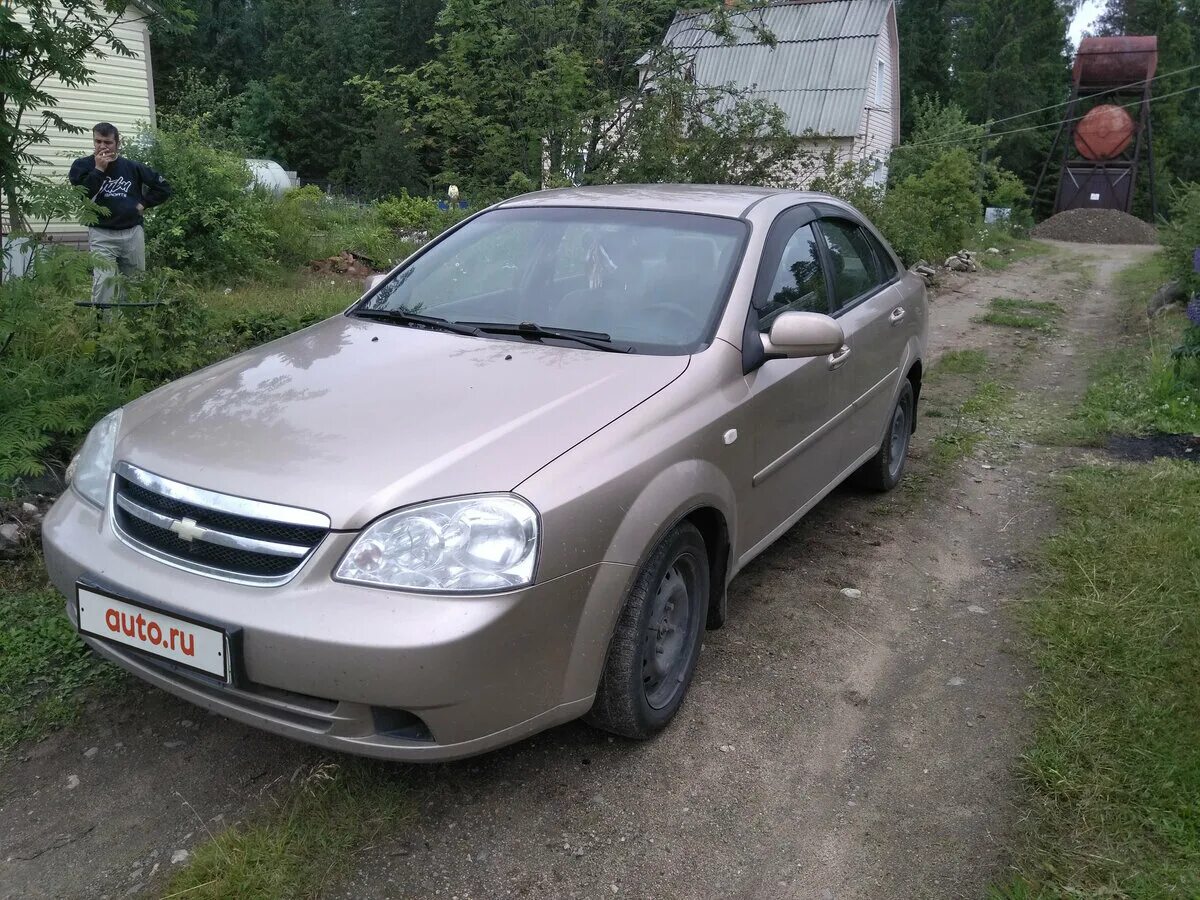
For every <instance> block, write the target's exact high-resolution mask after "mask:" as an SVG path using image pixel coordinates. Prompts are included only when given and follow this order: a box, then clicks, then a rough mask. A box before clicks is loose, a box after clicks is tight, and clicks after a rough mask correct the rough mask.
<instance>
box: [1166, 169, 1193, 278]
mask: <svg viewBox="0 0 1200 900" xmlns="http://www.w3.org/2000/svg"><path fill="white" fill-rule="evenodd" d="M1162 242H1163V247H1164V249H1165V250H1166V254H1167V264H1168V267H1169V269H1170V273H1171V277H1172V278H1176V279H1178V280H1179V283H1180V284H1181V285H1183V288H1184V290H1186V291H1187V292H1188V293H1189V294H1194V293H1196V292H1200V273H1197V272H1196V271H1195V269H1194V263H1193V255H1194V254H1195V252H1196V248H1197V247H1200V182H1191V183H1181V184H1179V185H1178V186H1176V188H1175V191H1174V195H1173V197H1172V199H1171V221H1170V222H1169V223H1167V226H1166V227H1165V228H1163V230H1162Z"/></svg>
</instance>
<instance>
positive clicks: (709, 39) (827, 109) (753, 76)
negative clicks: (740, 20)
mask: <svg viewBox="0 0 1200 900" xmlns="http://www.w3.org/2000/svg"><path fill="white" fill-rule="evenodd" d="M891 6H892V0H818V2H812V0H810V2H789V3H775V4H771V5H769V6H763V7H758V8H756V9H754V10H752V11H750V12H748V13H746V15H748V16H752V17H753V21H754V22H756V23H757V24H758V25H760V26H761V27H762V28H763V29H765V30H766V31H768V32H770V33H771V34H773V35H774V37H775V40H776V42H777V43H776V45H775V46H774V47H771V46H770V45H768V44H766V43H764V42H763V40H762V38H761V37H760V36H759V35H758V34H756V33H755V32H754V31H752V30H750V29H748V28H737V29H735V32H734V35H733V38H732V40H726V39H725V38H723V37H720V36H717V35H715V34H713V33H712V32H711V31H708V30H707V29H706V28H705V23H706V22H707V21H708V20H709V14H707V13H694V12H680V13H677V14H676V16H675V20H674V21H673V22H672V23H671V26H670V28H668V29H667V34H666V37H665V38H664V39H663V43H664V44H665V45H667V46H671V47H674V48H676V49H678V50H685V51H689V52H692V53H694V54H695V55H694V61H693V66H694V72H695V76H696V80H697V81H698V82H699V83H701V84H706V85H711V86H718V85H723V84H729V83H731V82H732V83H735V84H737V85H738V86H739V87H741V88H744V89H748V90H750V91H751V92H752V93H753V94H754V95H755V96H756V97H760V98H762V99H765V100H770V101H771V102H773V103H775V104H776V105H778V106H779V107H780V108H781V109H782V110H783V112H784V114H785V115H786V116H787V122H788V127H789V129H790V130H791V131H792V133H793V134H802V133H803V132H805V131H809V130H812V131H815V132H818V133H820V134H824V135H834V136H837V137H852V136H854V134H855V133H856V131H857V130H858V127H859V123H860V121H861V119H862V110H863V105H864V103H865V102H866V99H867V87H868V85H869V84H870V81H871V68H872V67H871V61H872V57H873V55H874V51H875V45H876V44H877V43H878V40H879V35H880V34H882V33H883V31H884V29H885V27H886V23H887V17H888V10H889V9H890V8H891Z"/></svg>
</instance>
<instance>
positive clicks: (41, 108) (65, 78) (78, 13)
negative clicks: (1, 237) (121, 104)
mask: <svg viewBox="0 0 1200 900" xmlns="http://www.w3.org/2000/svg"><path fill="white" fill-rule="evenodd" d="M125 8H126V3H125V0H9V2H6V3H4V4H3V5H2V6H0V48H3V49H2V50H0V60H2V61H3V65H0V196H2V198H3V201H4V206H5V215H6V217H7V220H8V225H9V228H10V229H11V230H13V231H23V230H25V229H26V228H27V226H28V221H29V219H30V217H31V215H32V214H34V213H39V212H42V211H44V210H46V209H47V208H48V207H53V208H54V211H56V212H58V211H61V208H62V207H63V206H64V205H66V204H65V199H64V192H63V191H62V190H58V189H56V188H59V187H60V186H56V185H51V184H48V183H46V182H42V181H40V180H38V179H37V178H35V177H34V176H33V175H32V174H31V173H30V167H31V166H33V165H36V164H37V163H38V162H40V159H39V157H38V156H37V153H36V152H35V151H36V148H37V147H38V146H39V145H42V144H45V143H47V141H48V140H49V138H48V132H49V130H50V129H51V128H58V129H60V130H62V131H66V132H69V133H72V134H77V133H79V132H81V131H82V129H81V128H79V127H78V126H76V125H72V124H71V123H70V122H67V121H66V120H65V119H64V118H63V117H62V116H60V115H59V114H58V113H56V112H55V111H54V110H55V107H56V106H57V105H58V99H57V98H56V97H55V96H54V94H53V93H52V92H51V90H49V89H48V86H47V85H48V82H49V81H50V80H51V79H55V80H57V81H58V82H60V83H62V84H65V85H68V86H71V87H79V86H81V85H88V84H91V83H92V82H94V81H95V75H94V74H93V72H92V69H91V66H92V65H93V64H94V62H95V61H96V60H98V59H103V58H105V57H106V56H109V55H114V54H115V55H117V56H131V55H133V51H131V50H130V49H129V48H128V47H126V46H125V44H124V43H122V42H121V40H120V38H119V37H118V36H117V33H116V29H115V26H116V24H117V21H118V20H119V19H120V17H121V15H122V13H124V11H125ZM146 15H147V16H151V17H154V18H156V19H158V20H159V21H163V22H176V23H178V22H179V21H180V19H181V18H183V17H181V16H180V11H179V9H178V8H177V7H176V6H175V3H174V0H164V2H159V3H156V4H155V5H154V6H153V8H150V5H149V4H148V5H147V10H146Z"/></svg>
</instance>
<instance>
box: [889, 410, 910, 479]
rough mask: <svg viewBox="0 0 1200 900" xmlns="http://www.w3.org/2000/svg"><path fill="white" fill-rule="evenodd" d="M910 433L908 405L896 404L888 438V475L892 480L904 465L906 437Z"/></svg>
mask: <svg viewBox="0 0 1200 900" xmlns="http://www.w3.org/2000/svg"><path fill="white" fill-rule="evenodd" d="M911 433H912V429H911V428H909V423H908V404H907V403H897V404H896V411H895V412H894V413H893V414H892V431H891V434H890V436H889V437H888V474H889V475H890V476H891V477H892V478H895V477H896V476H898V475H899V474H900V467H901V466H903V465H904V455H905V453H907V452H908V436H909V434H911Z"/></svg>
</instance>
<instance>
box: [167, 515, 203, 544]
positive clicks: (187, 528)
mask: <svg viewBox="0 0 1200 900" xmlns="http://www.w3.org/2000/svg"><path fill="white" fill-rule="evenodd" d="M171 531H173V532H175V533H176V534H177V535H179V538H180V540H184V541H194V540H196V538H201V537H204V535H205V534H207V533H208V529H207V528H203V527H201V526H199V525H197V524H196V520H195V519H176V520H175V521H174V522H172V523H171Z"/></svg>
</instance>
